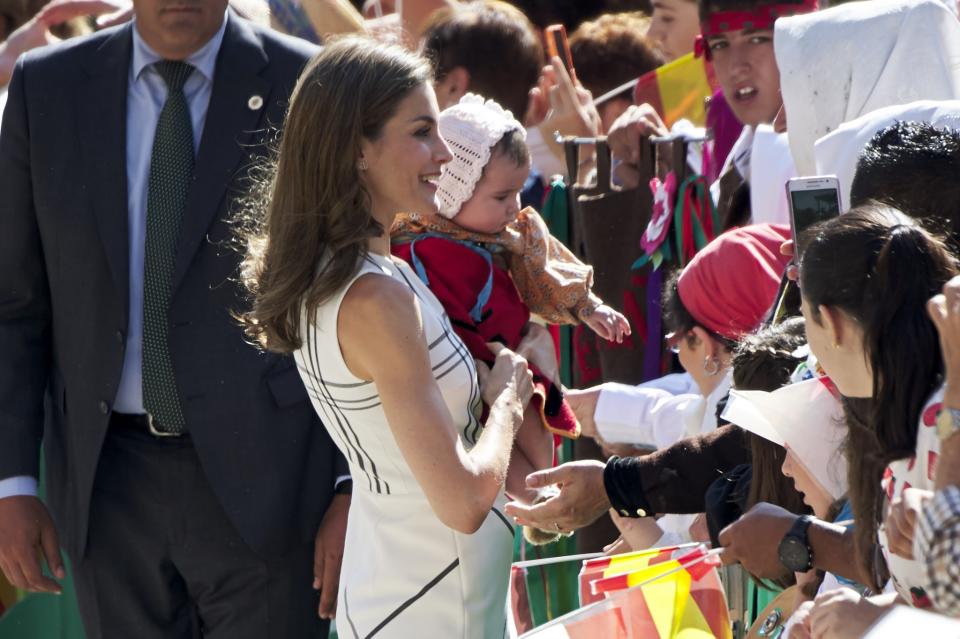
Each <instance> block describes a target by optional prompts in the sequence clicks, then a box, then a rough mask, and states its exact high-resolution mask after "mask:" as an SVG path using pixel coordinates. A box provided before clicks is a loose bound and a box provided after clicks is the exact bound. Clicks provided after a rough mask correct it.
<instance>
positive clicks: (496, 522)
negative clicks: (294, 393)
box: [295, 254, 514, 639]
mask: <svg viewBox="0 0 960 639" xmlns="http://www.w3.org/2000/svg"><path fill="white" fill-rule="evenodd" d="M368 273H376V274H379V275H381V276H385V277H390V278H393V279H394V280H396V281H398V282H400V283H402V284H403V285H405V286H408V287H409V288H411V289H412V290H413V291H414V293H415V294H416V297H417V300H418V302H419V305H420V311H421V315H422V317H423V324H424V330H425V333H426V338H427V344H428V345H429V348H430V361H431V363H432V365H433V371H434V378H435V379H436V380H437V384H438V385H439V387H440V391H441V393H442V394H443V398H444V401H445V402H446V404H447V407H448V408H449V409H450V414H451V416H452V417H453V420H452V421H453V424H454V427H455V428H456V429H457V432H458V434H459V436H460V438H461V440H462V441H463V443H464V445H465V446H466V447H467V448H468V449H469V448H470V447H471V446H472V445H473V444H474V443H475V442H476V439H477V437H479V435H480V431H481V428H482V425H481V424H480V422H479V421H478V419H477V416H478V415H479V414H480V409H481V399H480V389H479V386H478V384H477V375H476V369H475V367H474V362H473V358H472V357H471V356H470V353H469V351H468V350H467V348H466V346H464V344H463V342H461V341H460V338H459V337H457V335H456V333H454V332H453V330H452V328H451V326H450V320H449V319H448V318H447V315H446V313H445V312H444V310H443V307H442V306H441V305H440V303H439V302H438V301H437V299H436V298H435V297H434V296H433V294H432V293H431V292H430V290H429V289H427V287H426V286H424V285H423V284H422V283H421V282H420V280H419V278H418V277H417V276H416V274H414V272H413V271H412V270H411V269H410V267H409V266H408V265H407V264H406V263H398V262H395V261H394V260H392V259H390V258H387V257H383V256H380V255H375V254H371V255H368V256H367V257H366V258H364V261H363V265H362V268H361V269H360V271H359V273H357V275H356V276H354V279H353V280H351V281H350V282H349V283H348V284H347V285H346V286H344V287H343V289H342V290H341V291H340V292H338V293H337V294H336V295H334V296H333V297H332V298H331V299H330V300H328V301H327V302H326V303H324V304H323V305H322V306H320V308H319V309H318V312H317V317H316V323H315V325H313V326H309V327H307V330H305V331H304V343H303V346H302V347H301V348H300V349H299V350H298V351H297V352H296V353H295V357H296V360H297V366H298V368H299V370H300V376H301V377H302V378H303V381H304V384H305V385H306V388H307V391H308V393H309V394H310V398H311V401H312V402H313V406H314V408H315V410H316V411H317V414H318V415H319V416H320V419H321V420H322V421H323V423H324V425H325V426H326V428H327V430H328V431H329V432H330V436H331V437H332V438H333V440H334V442H336V444H337V446H338V447H339V448H340V450H341V452H342V453H343V455H344V457H346V458H347V459H348V460H349V462H350V472H351V474H352V476H353V499H352V502H351V504H350V517H349V523H348V525H347V539H346V548H345V551H344V558H343V568H342V570H341V576H340V592H339V600H338V603H337V632H338V634H339V635H340V637H343V638H350V639H354V638H366V637H379V638H384V639H386V638H392V637H398V638H399V637H410V638H414V637H416V638H418V639H419V638H421V637H445V638H446V637H463V638H464V639H468V638H469V639H475V638H487V637H495V638H498V639H499V638H501V637H503V636H504V635H505V628H506V601H507V586H508V582H509V578H510V561H511V556H512V551H513V535H514V529H513V526H512V524H511V523H510V521H509V520H508V519H507V518H506V517H505V516H504V515H503V504H504V503H505V498H504V495H503V492H502V491H501V494H500V496H499V497H498V498H497V500H496V503H495V504H494V507H493V508H492V509H491V511H490V514H489V515H488V516H487V518H486V520H485V521H484V523H483V525H482V526H481V527H480V530H478V531H477V532H476V533H474V534H472V535H464V534H461V533H458V532H456V531H454V530H452V529H450V528H448V527H446V526H445V525H444V524H442V523H441V522H440V520H439V519H437V517H436V515H435V514H434V513H433V510H432V509H431V508H430V504H429V503H428V502H427V498H426V496H425V495H424V492H423V489H422V488H421V487H420V485H419V484H418V483H417V480H416V479H415V478H414V476H413V473H412V472H411V470H410V467H409V466H408V465H407V463H406V461H405V460H404V458H403V456H402V455H401V454H400V449H399V448H398V446H397V443H396V440H395V439H394V437H393V433H392V431H391V430H390V426H389V424H388V423H387V419H386V416H385V415H384V412H383V408H382V406H381V404H380V397H379V395H378V394H377V388H376V385H375V384H373V383H372V382H365V381H363V380H360V379H358V378H357V377H355V376H353V375H352V374H351V373H350V371H349V369H348V368H347V366H346V364H345V363H344V360H343V356H342V354H341V352H340V344H339V341H338V339H337V316H338V314H339V310H340V304H341V303H342V301H343V298H344V296H345V295H346V293H347V291H348V290H349V288H350V286H352V285H353V282H355V281H356V280H357V279H358V278H359V277H361V276H362V275H366V274H368ZM417 391H418V389H417V388H413V387H411V388H410V393H411V394H413V393H416V392H417ZM464 490H466V488H464Z"/></svg>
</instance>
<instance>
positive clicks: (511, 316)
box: [391, 237, 580, 438]
mask: <svg viewBox="0 0 960 639" xmlns="http://www.w3.org/2000/svg"><path fill="white" fill-rule="evenodd" d="M410 247H411V244H410V242H398V243H395V244H393V246H392V247H391V252H392V253H393V254H394V255H396V256H397V257H399V258H401V259H403V260H404V261H406V262H407V263H408V264H410V265H411V266H414V270H416V267H415V265H414V262H413V255H412V252H411V248H410ZM415 251H416V255H417V259H418V260H419V261H420V264H421V265H422V266H423V269H424V271H425V272H426V274H427V279H428V280H429V282H428V286H429V287H430V290H431V291H432V292H433V294H434V295H435V296H436V297H437V299H438V300H440V303H441V304H442V305H443V308H444V309H445V310H446V311H447V315H449V316H450V323H451V324H452V325H453V330H454V331H455V332H456V333H457V335H459V336H460V339H461V340H463V343H464V344H466V346H467V348H468V349H469V350H470V354H471V355H473V356H474V357H475V358H476V359H479V360H481V361H484V362H487V363H489V364H491V365H492V364H493V360H494V357H493V353H491V352H490V349H489V348H488V347H487V343H489V342H498V343H501V344H503V345H504V346H506V347H507V348H509V349H511V350H516V349H517V347H518V346H519V345H520V340H521V339H522V337H523V335H522V333H523V330H524V328H525V327H526V325H527V322H529V321H530V309H528V308H527V305H526V304H524V302H523V300H522V299H520V294H519V292H517V287H516V286H514V284H513V280H512V279H510V274H509V273H508V272H507V271H506V269H503V268H500V267H498V266H496V265H493V267H492V268H493V287H492V289H491V291H490V299H489V300H488V301H487V303H486V304H485V305H484V306H483V308H482V309H481V313H480V321H479V322H475V321H474V319H473V318H472V317H471V316H470V311H471V309H473V307H474V305H475V304H476V303H477V298H478V295H479V293H480V291H482V290H483V288H484V286H485V285H486V283H487V278H488V277H489V275H490V268H491V267H490V265H489V264H488V263H487V260H485V259H484V258H483V256H482V255H480V254H478V253H477V252H476V251H474V250H471V249H470V248H469V247H467V246H464V245H463V243H461V242H459V241H457V240H452V239H447V238H443V237H425V238H421V239H418V240H417V243H416V247H415ZM531 370H532V371H533V373H534V386H535V395H534V399H533V400H531V401H532V402H535V407H536V409H537V411H538V412H539V413H540V417H541V419H542V421H543V424H544V427H545V428H547V429H548V430H549V431H551V432H553V433H555V434H558V435H564V436H566V437H571V438H575V437H578V436H579V434H580V424H579V423H578V422H577V420H576V416H575V415H574V413H573V410H572V409H571V408H570V406H569V405H568V404H567V402H566V401H564V400H563V394H562V393H561V391H560V389H559V388H558V387H556V386H555V385H554V383H553V380H550V379H547V378H546V377H544V376H543V375H541V374H539V371H538V370H537V369H536V368H535V367H533V366H531Z"/></svg>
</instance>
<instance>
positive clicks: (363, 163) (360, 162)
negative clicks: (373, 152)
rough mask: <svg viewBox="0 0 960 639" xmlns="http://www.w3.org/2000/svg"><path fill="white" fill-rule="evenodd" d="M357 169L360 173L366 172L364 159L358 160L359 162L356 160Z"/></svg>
mask: <svg viewBox="0 0 960 639" xmlns="http://www.w3.org/2000/svg"><path fill="white" fill-rule="evenodd" d="M357 168H358V169H360V170H361V171H366V170H367V168H368V167H367V161H366V159H364V158H360V159H359V160H357Z"/></svg>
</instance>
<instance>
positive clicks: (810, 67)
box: [774, 0, 960, 175]
mask: <svg viewBox="0 0 960 639" xmlns="http://www.w3.org/2000/svg"><path fill="white" fill-rule="evenodd" d="M774 50H775V53H776V56H777V66H778V67H779V69H780V86H781V89H780V90H781V93H782V94H783V102H784V108H785V109H786V113H787V129H788V131H789V133H790V150H791V152H792V153H793V159H794V162H795V163H796V166H797V171H798V173H799V174H800V175H814V174H815V171H816V170H817V169H816V162H815V160H814V142H815V141H816V140H818V139H819V138H821V137H823V136H824V135H826V134H828V133H830V132H831V131H833V130H834V129H836V128H837V127H838V126H839V125H840V124H842V123H843V122H847V121H850V120H853V119H854V118H857V117H859V116H860V115H863V114H864V113H869V112H871V111H874V110H876V109H879V108H882V107H886V106H891V105H897V104H906V103H909V102H916V101H917V100H952V99H957V98H960V22H958V21H957V18H956V16H955V15H954V14H953V13H952V12H951V11H950V10H949V9H948V8H947V7H946V5H945V4H943V3H942V2H940V1H939V0H868V1H866V2H852V3H849V4H844V5H840V6H837V7H833V8H831V9H826V10H824V11H819V12H815V13H810V14H806V15H799V16H793V17H789V18H781V19H780V20H777V23H776V26H775V34H774Z"/></svg>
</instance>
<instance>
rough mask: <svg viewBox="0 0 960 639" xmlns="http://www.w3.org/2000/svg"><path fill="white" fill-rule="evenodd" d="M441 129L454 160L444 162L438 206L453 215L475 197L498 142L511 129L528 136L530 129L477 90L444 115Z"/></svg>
mask: <svg viewBox="0 0 960 639" xmlns="http://www.w3.org/2000/svg"><path fill="white" fill-rule="evenodd" d="M439 128H440V136H441V137H442V138H443V139H444V140H446V142H447V145H448V146H449V147H450V152H451V153H452V154H453V159H452V160H450V161H449V162H447V163H446V164H444V165H443V169H442V172H441V175H440V180H439V181H438V182H437V208H438V209H439V211H440V215H442V216H444V217H446V218H452V217H453V216H455V215H456V214H457V213H459V212H460V207H461V206H463V203H464V202H466V201H467V200H469V199H470V198H471V197H472V196H473V191H474V189H475V188H476V186H477V182H479V181H480V177H481V176H482V175H483V167H485V166H486V165H487V162H489V161H490V151H491V150H492V148H493V147H494V146H495V145H496V144H497V142H499V141H500V139H501V138H502V137H503V136H504V134H505V133H507V132H508V131H511V130H517V131H520V134H521V135H522V136H523V137H524V139H526V136H527V132H526V130H525V129H524V128H523V125H522V124H520V123H519V122H517V120H516V119H514V117H513V114H511V113H510V112H509V111H507V110H506V109H504V108H503V107H501V106H500V105H499V104H497V103H496V102H494V101H493V100H484V99H483V98H482V97H480V96H479V95H476V94H475V93H468V94H466V95H464V96H463V97H462V98H460V102H458V103H457V104H455V105H453V106H452V107H449V108H447V109H445V110H444V111H443V113H441V114H440V123H439Z"/></svg>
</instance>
